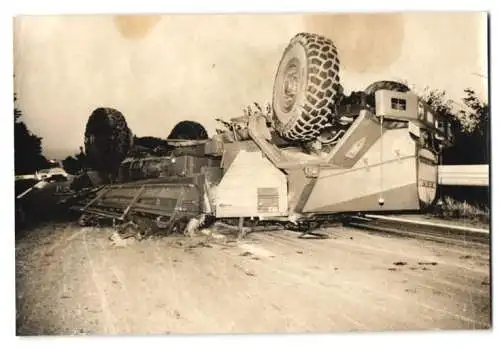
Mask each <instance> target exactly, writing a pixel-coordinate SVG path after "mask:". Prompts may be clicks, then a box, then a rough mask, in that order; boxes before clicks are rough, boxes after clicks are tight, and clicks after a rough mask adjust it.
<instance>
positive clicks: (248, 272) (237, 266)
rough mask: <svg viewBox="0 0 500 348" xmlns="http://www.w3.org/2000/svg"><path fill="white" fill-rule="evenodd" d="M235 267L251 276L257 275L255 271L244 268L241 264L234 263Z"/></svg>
mask: <svg viewBox="0 0 500 348" xmlns="http://www.w3.org/2000/svg"><path fill="white" fill-rule="evenodd" d="M234 268H236V269H239V270H240V271H242V272H243V273H245V274H246V275H247V276H249V277H255V276H256V274H255V273H254V272H252V271H249V270H246V269H244V268H243V267H241V266H239V265H234Z"/></svg>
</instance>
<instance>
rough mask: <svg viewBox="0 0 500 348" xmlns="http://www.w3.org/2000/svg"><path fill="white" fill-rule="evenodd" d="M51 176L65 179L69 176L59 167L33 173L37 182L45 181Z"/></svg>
mask: <svg viewBox="0 0 500 348" xmlns="http://www.w3.org/2000/svg"><path fill="white" fill-rule="evenodd" d="M53 176H58V177H64V178H66V179H67V178H68V176H69V174H68V173H67V172H66V171H65V170H64V169H63V168H60V167H57V168H47V169H42V170H39V171H37V172H36V173H35V178H36V179H37V180H45V179H48V178H50V177H53Z"/></svg>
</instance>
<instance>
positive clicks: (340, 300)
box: [16, 224, 491, 335]
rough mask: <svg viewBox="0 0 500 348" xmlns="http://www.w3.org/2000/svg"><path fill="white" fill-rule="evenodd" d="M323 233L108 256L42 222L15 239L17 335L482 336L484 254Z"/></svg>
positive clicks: (159, 246) (107, 249) (91, 238)
mask: <svg viewBox="0 0 500 348" xmlns="http://www.w3.org/2000/svg"><path fill="white" fill-rule="evenodd" d="M328 232H329V233H330V234H331V238H329V239H314V238H306V239H303V238H298V236H299V235H298V234H297V233H294V232H288V231H273V232H258V233H252V234H249V235H248V236H247V238H246V239H245V240H244V241H239V242H227V243H225V244H224V243H220V242H217V241H213V240H211V241H208V240H207V239H206V237H194V238H186V237H168V238H163V239H151V240H144V241H140V242H137V241H135V242H131V243H130V244H129V245H127V246H123V247H117V246H113V245H112V244H111V243H110V241H109V239H108V237H109V236H110V234H111V230H109V229H104V228H102V229H99V228H80V227H76V226H74V225H68V224H66V225H65V224H47V225H44V226H42V227H39V228H37V229H35V230H32V231H30V232H29V233H27V234H26V235H25V236H24V237H23V238H21V239H20V240H18V241H17V242H16V294H17V295H16V297H17V304H16V306H17V325H16V327H17V334H18V335H41V334H42V335H52V334H57V335H73V334H76V335H84V334H99V335H103V334H104V335H109V334H138V335H143V334H168V333H170V334H177V333H304V332H315V333H319V332H321V333H325V332H339V331H340V332H345V331H371V332H373V331H381V330H429V329H430V330H433V329H485V328H489V327H490V310H491V308H490V276H489V274H490V270H489V248H488V246H480V245H468V244H467V243H454V244H446V243H435V242H430V241H422V240H415V239H407V238H401V237H390V236H386V235H384V236H382V235H377V234H374V233H369V232H367V231H359V230H355V229H351V228H344V227H335V228H330V229H329V231H328Z"/></svg>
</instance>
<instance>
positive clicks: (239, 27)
mask: <svg viewBox="0 0 500 348" xmlns="http://www.w3.org/2000/svg"><path fill="white" fill-rule="evenodd" d="M486 20H487V17H486V13H481V12H475V13H473V12H468V13H467V12H456V13H445V12H441V13H412V12H407V13H379V14H366V13H363V14H361V13H358V14H354V13H353V14H348V13H343V14H307V15H304V14H294V15H290V14H287V15H284V14H281V15H276V14H274V15H164V16H156V15H155V16H110V15H87V16H85V15H74V16H69V15H68V16H62V15H57V16H20V17H16V18H15V20H14V73H15V79H14V90H15V92H16V93H17V94H18V106H19V107H20V108H21V109H22V111H23V114H24V121H25V122H26V123H27V125H28V127H29V128H30V130H32V131H33V132H34V133H35V134H37V135H39V136H41V137H42V138H43V143H42V145H43V150H44V154H45V155H46V156H48V157H50V158H58V159H62V158H64V157H66V156H68V155H71V154H74V153H76V152H78V148H79V146H81V145H83V133H84V131H85V123H86V121H87V118H88V116H89V115H90V114H91V112H92V111H93V110H94V109H96V108H97V107H101V106H107V107H114V108H116V109H118V110H120V111H121V112H122V113H123V114H124V115H125V117H126V119H127V122H128V125H129V127H130V128H131V129H132V131H133V133H134V134H136V135H138V136H147V135H149V136H157V137H163V138H165V137H167V136H168V134H169V132H170V130H171V129H172V128H173V127H174V125H175V124H176V123H177V122H179V121H182V120H193V121H197V122H200V123H201V124H203V125H204V126H205V127H206V128H207V131H208V132H209V133H213V132H214V130H215V126H216V122H215V118H224V119H229V118H231V117H237V116H241V115H242V110H243V108H244V107H245V106H247V105H249V104H252V103H253V102H259V103H265V102H271V99H272V88H273V81H274V74H275V71H276V69H277V66H278V63H279V59H280V57H281V54H282V52H283V50H284V49H285V47H286V45H287V43H288V42H289V40H290V39H291V38H292V37H293V36H294V35H295V34H296V33H298V32H303V31H306V32H313V33H317V34H321V35H325V36H328V37H329V38H331V39H332V40H333V41H334V43H335V44H336V46H337V48H338V51H339V56H340V67H341V70H340V79H341V83H342V85H343V86H344V89H345V90H346V92H350V91H352V90H363V89H364V88H365V87H366V86H367V85H369V84H370V83H371V82H374V81H377V80H387V79H389V80H404V81H407V82H408V83H409V84H410V86H411V87H413V88H415V89H416V90H422V89H423V88H425V87H430V88H436V89H442V90H445V91H446V92H447V94H448V96H449V97H450V98H452V99H454V100H456V101H457V102H459V103H460V99H461V98H462V97H463V95H464V94H463V90H464V89H465V88H472V89H473V90H475V91H477V93H478V94H479V95H480V96H481V97H482V98H483V99H484V100H485V101H486V100H487V99H486V98H487V94H488V93H487V89H486V88H487V75H488V71H487V31H486Z"/></svg>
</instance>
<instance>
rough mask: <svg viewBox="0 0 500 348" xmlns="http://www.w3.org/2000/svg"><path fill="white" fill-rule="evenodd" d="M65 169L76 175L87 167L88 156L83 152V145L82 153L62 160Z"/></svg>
mask: <svg viewBox="0 0 500 348" xmlns="http://www.w3.org/2000/svg"><path fill="white" fill-rule="evenodd" d="M62 165H63V167H64V170H65V171H66V172H68V173H69V174H72V175H76V174H78V173H80V172H81V171H82V170H84V169H86V168H87V166H86V156H85V153H84V152H83V147H82V146H80V153H77V154H75V155H73V156H68V157H66V158H65V159H64V160H63V161H62Z"/></svg>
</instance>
